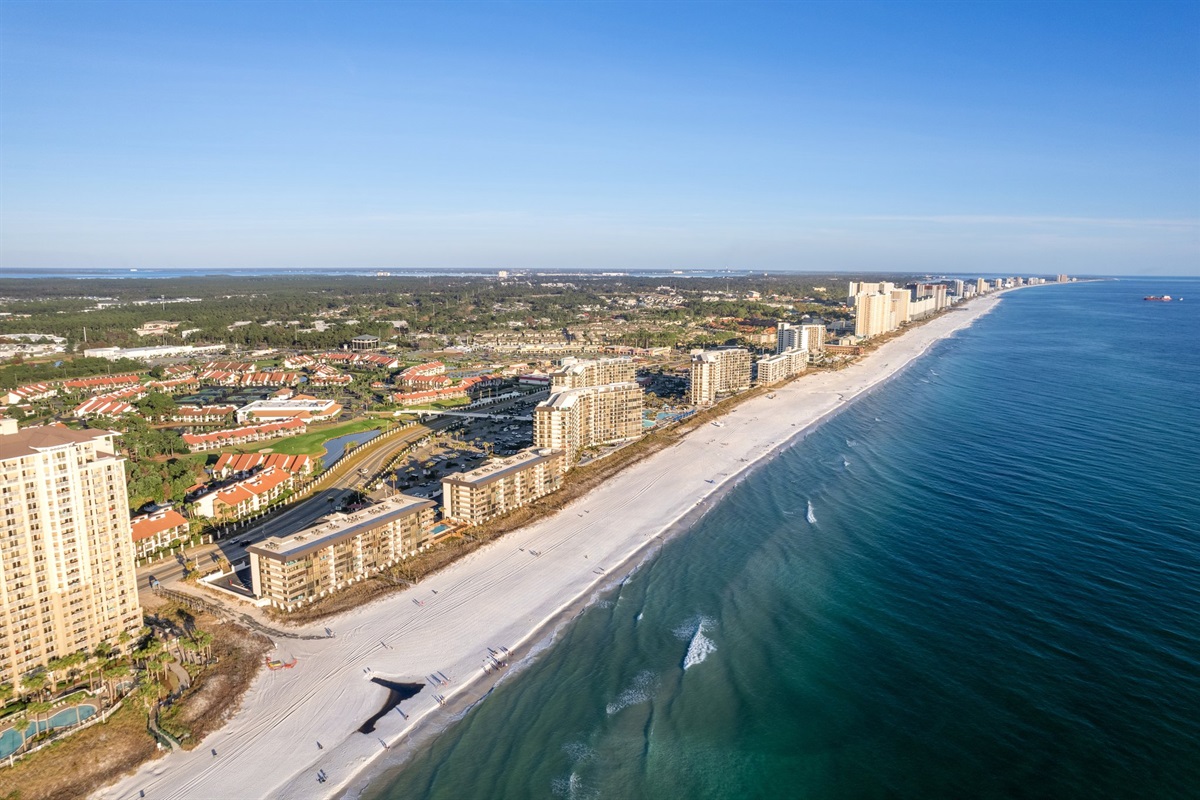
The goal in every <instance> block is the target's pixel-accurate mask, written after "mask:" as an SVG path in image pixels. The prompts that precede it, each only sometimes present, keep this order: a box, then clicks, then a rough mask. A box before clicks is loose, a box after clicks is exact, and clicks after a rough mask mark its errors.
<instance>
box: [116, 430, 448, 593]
mask: <svg viewBox="0 0 1200 800" xmlns="http://www.w3.org/2000/svg"><path fill="white" fill-rule="evenodd" d="M455 422H457V420H453V419H439V420H434V421H432V422H430V423H429V424H428V425H418V426H417V427H416V428H413V429H412V430H409V431H406V432H404V433H401V434H398V435H397V436H395V437H394V438H392V439H388V440H386V443H385V444H382V445H380V446H375V447H372V446H371V444H370V443H368V444H366V445H364V446H363V447H361V448H359V449H357V450H353V451H351V452H350V453H348V454H347V455H346V456H344V457H343V458H342V461H340V462H339V463H338V469H339V470H345V471H344V472H342V474H340V475H339V476H338V477H337V478H335V479H333V480H332V481H330V482H329V483H328V484H326V485H325V486H323V487H321V488H320V489H318V490H316V491H315V492H313V494H312V495H311V496H309V497H308V498H307V499H305V500H302V501H300V502H298V503H296V504H295V505H293V506H291V507H289V508H287V509H286V510H284V511H283V512H281V513H279V514H277V515H275V516H273V517H271V518H270V519H268V520H266V521H264V522H262V523H259V524H253V523H248V524H247V525H246V527H244V528H241V529H239V530H237V532H236V533H232V534H231V535H230V536H227V537H226V538H225V539H223V540H221V541H218V542H214V543H213V544H207V545H199V546H196V547H191V548H188V549H187V551H186V553H187V558H188V560H189V561H196V562H199V564H200V568H201V569H206V568H207V567H208V566H209V565H215V564H216V561H217V559H219V558H222V557H224V558H226V559H228V560H229V561H230V563H233V564H236V563H238V562H239V561H241V560H243V559H245V557H246V545H249V544H253V543H254V542H257V541H260V540H262V539H265V538H267V537H269V536H281V535H285V534H288V533H293V532H295V531H300V530H304V529H305V528H308V527H311V526H312V525H314V524H316V522H317V520H319V519H320V518H321V517H323V516H325V515H326V514H328V513H329V512H330V511H332V510H333V509H334V508H336V507H338V506H339V505H340V504H341V503H342V502H343V501H344V500H345V499H346V498H348V497H349V496H350V495H351V494H352V493H353V492H354V491H355V488H356V487H358V486H361V484H362V483H363V481H364V479H366V478H368V477H373V476H374V475H375V474H376V473H378V472H379V471H380V470H382V469H383V466H384V465H385V464H386V463H387V462H388V460H389V459H391V458H392V457H393V456H395V455H396V453H397V452H399V451H400V450H403V449H405V448H406V447H408V446H409V445H411V444H412V443H413V442H415V441H417V440H418V439H421V438H422V437H424V436H427V435H429V434H430V433H436V432H438V431H440V430H442V429H444V428H446V427H449V426H450V425H452V424H454V423H455ZM347 467H349V469H347ZM231 527H232V526H231ZM233 539H236V540H237V541H239V542H241V544H236V545H235V544H233V542H232V540H233ZM183 569H184V561H183V558H182V557H179V556H177V557H176V558H175V559H174V560H171V559H166V560H163V561H159V562H156V563H154V564H151V565H149V566H146V567H142V568H141V569H139V570H138V573H137V574H138V589H139V591H147V590H148V589H149V587H150V579H151V577H153V578H154V579H155V580H157V581H159V582H160V583H163V584H168V583H174V582H176V581H178V580H180V579H181V578H182V577H183Z"/></svg>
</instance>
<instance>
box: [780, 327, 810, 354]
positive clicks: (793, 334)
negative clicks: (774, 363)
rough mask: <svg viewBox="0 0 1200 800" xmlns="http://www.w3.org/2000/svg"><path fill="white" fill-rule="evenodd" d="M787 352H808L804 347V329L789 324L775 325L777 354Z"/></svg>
mask: <svg viewBox="0 0 1200 800" xmlns="http://www.w3.org/2000/svg"><path fill="white" fill-rule="evenodd" d="M786 350H808V348H807V347H805V346H804V329H803V328H802V327H801V326H799V325H791V324H789V323H787V322H777V323H775V352H776V353H782V352H784V351H786Z"/></svg>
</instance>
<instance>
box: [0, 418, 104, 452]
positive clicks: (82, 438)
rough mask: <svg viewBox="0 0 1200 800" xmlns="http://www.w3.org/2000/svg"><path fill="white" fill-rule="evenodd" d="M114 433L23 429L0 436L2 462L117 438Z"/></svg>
mask: <svg viewBox="0 0 1200 800" xmlns="http://www.w3.org/2000/svg"><path fill="white" fill-rule="evenodd" d="M116 435H118V434H116V433H115V432H114V431H101V430H87V431H77V430H74V429H73V428H68V427H66V426H64V425H40V426H38V427H36V428H22V429H21V430H19V431H18V432H16V433H9V434H5V435H3V436H0V461H7V460H8V459H10V458H21V457H23V456H29V455H34V454H35V453H37V452H38V451H41V450H45V449H46V448H50V447H63V446H65V445H71V444H83V443H84V442H92V441H96V440H98V439H105V438H107V437H110V436H116Z"/></svg>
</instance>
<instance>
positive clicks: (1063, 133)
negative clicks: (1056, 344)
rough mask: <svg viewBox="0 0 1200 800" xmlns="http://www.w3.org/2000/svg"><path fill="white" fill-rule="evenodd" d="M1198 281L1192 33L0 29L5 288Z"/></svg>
mask: <svg viewBox="0 0 1200 800" xmlns="http://www.w3.org/2000/svg"><path fill="white" fill-rule="evenodd" d="M4 266H8V267H47V266H55V267H71V266H79V267H105V266H112V267H188V266H206V267H212V266H219V267H239V266H243V267H272V266H281V267H282V266H289V267H305V266H312V267H321V266H326V267H334V266H361V267H387V268H399V267H423V266H426V267H428V266H462V267H494V268H514V267H593V268H596V267H605V268H642V267H662V268H675V269H679V268H689V267H695V268H711V267H735V268H754V269H802V270H828V269H835V270H872V271H878V270H890V269H895V270H903V271H908V270H921V271H937V272H952V271H964V272H967V271H969V272H980V271H984V272H986V271H1002V272H1039V271H1040V272H1059V271H1067V272H1073V273H1101V274H1103V273H1107V274H1154V273H1158V274H1198V273H1200V4H1198V3H1195V2H1192V3H1166V4H1163V3H1141V2H1139V3H1133V2H1129V3H1094V2H1091V3H1080V4H1074V3H1047V2H1036V3H1001V2H986V3H985V2H977V3H969V2H957V3H902V2H887V3H830V4H824V3H795V4H787V3H771V4H762V5H753V4H744V3H737V4H717V3H704V4H691V3H635V4H618V3H600V4H582V3H548V4H529V3H500V2H495V3H449V4H419V3H411V4H400V3H378V4H373V3H340V4H325V3H233V2H220V3H166V2H163V3H153V2H143V3H131V4H116V3H103V2H88V3H80V4H74V3H63V2H36V3H20V2H11V0H6V2H4V4H3V6H2V7H0V269H2V268H3V267H4Z"/></svg>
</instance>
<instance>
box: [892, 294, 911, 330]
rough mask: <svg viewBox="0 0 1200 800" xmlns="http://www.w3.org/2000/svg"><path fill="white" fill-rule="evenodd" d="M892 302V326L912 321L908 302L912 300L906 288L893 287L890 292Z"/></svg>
mask: <svg viewBox="0 0 1200 800" xmlns="http://www.w3.org/2000/svg"><path fill="white" fill-rule="evenodd" d="M890 297H891V304H892V327H893V328H898V327H900V326H901V325H907V324H908V323H909V322H911V321H912V318H911V316H910V311H909V303H910V302H911V300H912V297H911V295H910V294H909V293H908V290H907V289H893V290H892V291H891V294H890Z"/></svg>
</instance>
